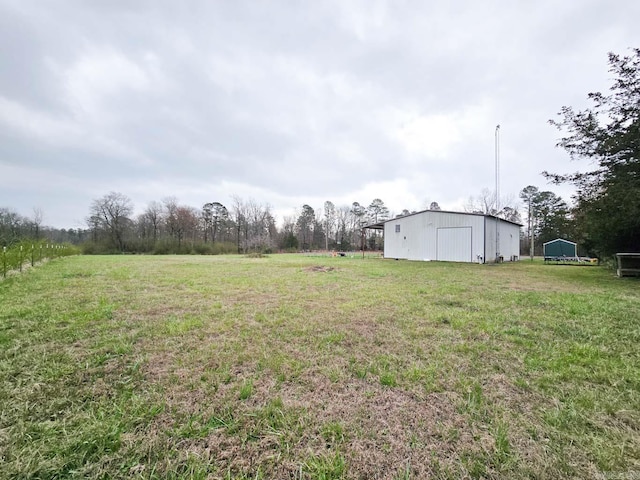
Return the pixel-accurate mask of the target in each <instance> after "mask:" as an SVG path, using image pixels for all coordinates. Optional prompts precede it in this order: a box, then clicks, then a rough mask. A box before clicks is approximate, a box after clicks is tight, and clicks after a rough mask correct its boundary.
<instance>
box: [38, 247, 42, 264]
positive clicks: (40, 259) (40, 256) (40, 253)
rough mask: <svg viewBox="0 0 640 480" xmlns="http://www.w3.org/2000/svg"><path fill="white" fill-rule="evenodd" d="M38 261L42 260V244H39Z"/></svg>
mask: <svg viewBox="0 0 640 480" xmlns="http://www.w3.org/2000/svg"><path fill="white" fill-rule="evenodd" d="M38 261H39V262H41V261H42V244H40V259H39V260H38Z"/></svg>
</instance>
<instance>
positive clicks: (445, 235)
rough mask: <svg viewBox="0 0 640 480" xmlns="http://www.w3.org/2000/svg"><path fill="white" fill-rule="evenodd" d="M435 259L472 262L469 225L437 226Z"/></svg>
mask: <svg viewBox="0 0 640 480" xmlns="http://www.w3.org/2000/svg"><path fill="white" fill-rule="evenodd" d="M437 235H438V251H437V257H438V258H437V260H441V261H445V262H473V259H472V258H471V227H455V228H438V231H437Z"/></svg>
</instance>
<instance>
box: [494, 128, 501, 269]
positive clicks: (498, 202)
mask: <svg viewBox="0 0 640 480" xmlns="http://www.w3.org/2000/svg"><path fill="white" fill-rule="evenodd" d="M495 140H496V145H495V151H496V201H495V208H496V212H495V217H496V263H498V262H499V260H500V227H499V221H498V212H499V211H500V125H496V134H495Z"/></svg>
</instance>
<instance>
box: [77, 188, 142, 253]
mask: <svg viewBox="0 0 640 480" xmlns="http://www.w3.org/2000/svg"><path fill="white" fill-rule="evenodd" d="M132 212H133V203H132V202H131V199H130V198H129V197H127V196H126V195H123V194H122V193H118V192H110V193H108V194H107V195H105V196H104V197H101V198H98V199H96V200H94V201H93V203H92V204H91V209H90V216H89V219H88V220H87V223H88V225H89V226H94V225H95V223H96V222H97V223H98V225H99V226H100V227H102V229H103V230H104V231H105V232H107V234H108V235H109V237H110V239H111V241H112V242H113V244H114V246H115V247H116V248H117V249H118V250H119V251H121V252H122V251H124V236H125V230H126V228H127V227H128V226H130V224H131V220H130V219H129V217H130V216H131V213H132Z"/></svg>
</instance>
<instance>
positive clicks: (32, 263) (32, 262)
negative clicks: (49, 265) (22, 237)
mask: <svg viewBox="0 0 640 480" xmlns="http://www.w3.org/2000/svg"><path fill="white" fill-rule="evenodd" d="M33 253H34V252H33V244H31V266H32V267H33V265H34V263H35V262H34V260H33Z"/></svg>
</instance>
